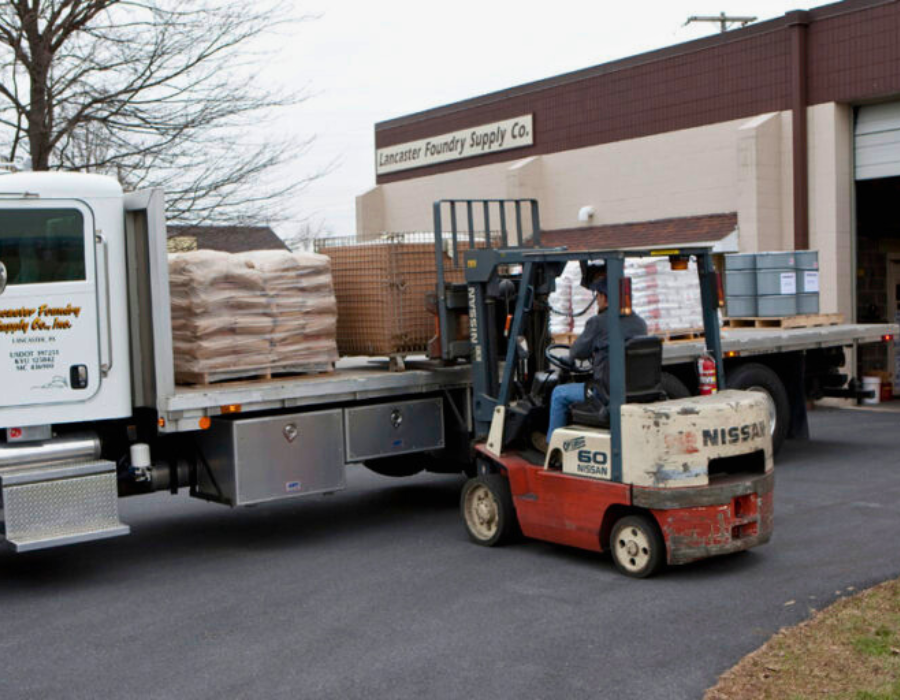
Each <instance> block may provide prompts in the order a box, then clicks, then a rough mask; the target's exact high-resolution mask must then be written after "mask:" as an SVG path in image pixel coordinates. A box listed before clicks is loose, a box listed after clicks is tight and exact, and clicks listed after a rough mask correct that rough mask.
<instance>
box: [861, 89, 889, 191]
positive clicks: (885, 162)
mask: <svg viewBox="0 0 900 700" xmlns="http://www.w3.org/2000/svg"><path fill="white" fill-rule="evenodd" d="M854 148H855V150H856V179H857V180H874V179H875V178H880V177H895V176H898V175H900V102H888V103H885V104H880V105H867V106H865V107H860V108H859V111H858V113H857V116H856V142H855V146H854Z"/></svg>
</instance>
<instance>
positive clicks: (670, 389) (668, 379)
mask: <svg viewBox="0 0 900 700" xmlns="http://www.w3.org/2000/svg"><path fill="white" fill-rule="evenodd" d="M661 383H662V388H663V391H664V392H666V396H667V397H669V398H670V399H686V398H687V397H688V396H690V395H691V392H690V391H688V388H687V387H686V386H685V385H684V382H682V381H681V380H680V379H679V378H678V377H676V376H675V375H674V374H669V373H668V372H663V373H662V382H661Z"/></svg>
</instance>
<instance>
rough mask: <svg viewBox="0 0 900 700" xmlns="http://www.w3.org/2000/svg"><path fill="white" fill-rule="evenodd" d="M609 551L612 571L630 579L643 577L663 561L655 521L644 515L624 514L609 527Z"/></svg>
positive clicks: (661, 545)
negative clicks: (616, 570) (610, 532)
mask: <svg viewBox="0 0 900 700" xmlns="http://www.w3.org/2000/svg"><path fill="white" fill-rule="evenodd" d="M609 551H610V554H612V558H613V562H615V564H616V568H617V569H618V570H619V571H621V572H622V573H623V574H625V575H626V576H631V577H632V578H647V577H648V576H652V575H653V574H655V573H656V572H658V571H659V570H660V569H661V568H662V567H663V564H665V562H666V545H665V543H664V542H663V538H662V535H661V534H660V532H659V528H658V527H657V526H656V522H655V521H653V520H652V519H651V518H649V517H647V516H646V515H626V516H625V517H623V518H620V519H619V520H618V521H617V522H616V524H615V525H614V526H613V529H612V534H611V535H610V537H609Z"/></svg>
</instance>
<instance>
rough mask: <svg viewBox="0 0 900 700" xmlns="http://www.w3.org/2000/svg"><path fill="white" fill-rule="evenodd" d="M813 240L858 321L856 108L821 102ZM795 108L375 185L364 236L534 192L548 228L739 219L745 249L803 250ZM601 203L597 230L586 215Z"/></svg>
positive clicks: (836, 305) (830, 291)
mask: <svg viewBox="0 0 900 700" xmlns="http://www.w3.org/2000/svg"><path fill="white" fill-rule="evenodd" d="M807 119H808V138H809V142H808V145H809V176H810V181H809V203H810V245H811V247H813V248H815V249H817V250H819V251H820V267H821V271H822V285H821V287H822V289H821V295H820V305H821V310H822V311H823V312H831V311H841V312H842V313H844V314H845V316H846V317H847V318H853V308H854V304H853V294H852V285H853V269H852V261H851V254H852V245H851V241H852V239H851V235H852V226H851V216H852V200H851V194H852V185H853V180H852V172H851V164H852V152H851V151H852V147H853V141H852V131H851V123H852V110H851V109H850V107H848V106H846V105H837V104H834V103H830V104H824V105H817V106H815V107H811V108H810V109H809V110H808V114H807ZM791 144H792V131H791V113H790V112H776V113H772V114H765V115H759V116H756V117H753V118H751V119H741V120H735V121H729V122H722V123H719V124H712V125H708V126H703V127H697V128H693V129H684V130H680V131H673V132H669V133H665V134H657V135H654V136H648V137H645V138H639V139H632V140H629V141H621V142H618V143H611V144H603V145H600V146H592V147H589V148H582V149H577V150H572V151H565V152H562V153H553V154H549V155H544V156H536V157H531V158H527V159H523V160H520V161H514V162H512V163H500V164H494V165H487V166H480V167H479V166H477V165H476V163H477V161H474V160H473V161H472V166H473V167H470V168H467V169H465V170H459V171H455V172H451V173H445V174H441V175H432V176H427V177H421V178H415V179H410V180H404V181H401V182H396V183H391V184H388V185H382V186H378V187H375V188H374V189H373V190H370V191H369V192H367V193H365V194H364V195H361V196H360V197H359V198H358V199H357V230H358V232H359V233H361V234H364V233H374V232H380V231H422V230H431V228H432V214H431V203H432V202H433V201H434V200H436V199H441V198H476V199H478V198H495V197H500V198H504V197H505V198H516V197H534V198H536V199H537V200H538V201H539V203H540V206H541V225H542V228H544V229H557V228H575V227H578V226H585V225H602V224H612V223H625V222H633V221H649V220H654V219H664V218H670V217H681V216H693V215H699V214H715V213H722V212H731V211H736V212H737V213H738V229H739V246H740V249H741V250H743V251H749V252H753V251H759V250H790V249H792V248H793V247H794V242H793V238H794V232H793V215H794V212H793V179H792V167H793V163H792V147H791ZM584 206H592V207H593V208H594V211H595V214H594V217H593V219H592V220H591V221H590V222H589V223H587V224H585V223H582V222H579V221H578V212H579V209H581V208H582V207H584Z"/></svg>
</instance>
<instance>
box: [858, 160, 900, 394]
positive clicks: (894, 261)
mask: <svg viewBox="0 0 900 700" xmlns="http://www.w3.org/2000/svg"><path fill="white" fill-rule="evenodd" d="M897 202H900V176H898V177H886V178H878V179H873V180H859V181H857V183H856V230H857V242H856V245H857V277H856V299H857V308H856V316H857V319H858V321H859V322H860V323H897V322H900V217H898V216H897ZM898 359H900V353H898V352H897V346H896V343H895V344H894V345H888V344H884V343H875V344H870V345H864V346H861V347H860V352H859V367H858V371H859V376H869V375H878V376H881V377H882V379H883V380H887V381H891V382H892V383H893V385H894V386H896V378H897V377H898V376H900V367H898Z"/></svg>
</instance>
